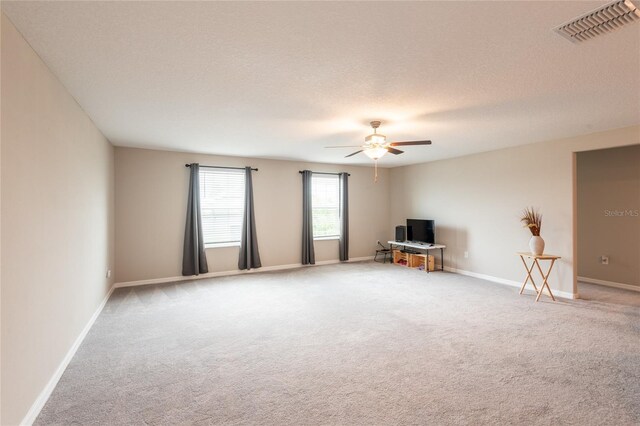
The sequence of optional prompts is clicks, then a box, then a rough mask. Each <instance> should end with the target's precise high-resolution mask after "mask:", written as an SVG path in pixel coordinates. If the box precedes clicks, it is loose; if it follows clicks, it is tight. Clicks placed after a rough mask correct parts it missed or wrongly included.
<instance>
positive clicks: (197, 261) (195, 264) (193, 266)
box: [182, 163, 209, 276]
mask: <svg viewBox="0 0 640 426" xmlns="http://www.w3.org/2000/svg"><path fill="white" fill-rule="evenodd" d="M189 168H190V170H191V172H190V173H191V174H190V176H189V199H188V201H187V223H186V226H185V229H184V248H183V251H182V275H184V276H190V275H199V274H206V273H207V272H209V267H208V266H207V256H206V255H205V253H204V240H203V238H202V216H201V214H200V166H199V165H198V163H192V164H190V167H189Z"/></svg>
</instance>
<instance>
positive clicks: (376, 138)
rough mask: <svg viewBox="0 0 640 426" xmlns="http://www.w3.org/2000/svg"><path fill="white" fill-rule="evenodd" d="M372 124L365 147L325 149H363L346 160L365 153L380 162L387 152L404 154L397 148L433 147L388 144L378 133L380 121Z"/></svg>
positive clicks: (427, 143)
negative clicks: (371, 131) (371, 130)
mask: <svg viewBox="0 0 640 426" xmlns="http://www.w3.org/2000/svg"><path fill="white" fill-rule="evenodd" d="M370 124H371V127H372V128H373V133H372V134H370V135H369V136H367V137H365V138H364V145H342V146H326V147H325V148H362V149H360V150H358V151H356V152H352V153H351V154H349V155H345V158H347V157H352V156H354V155H356V154H360V153H361V152H364V153H365V155H366V156H367V157H369V158H371V159H372V160H378V159H380V158H381V157H382V156H383V155H385V154H386V153H387V152H389V153H391V154H395V155H399V154H402V153H403V152H404V151H401V150H399V149H396V148H394V147H396V146H409V145H431V141H408V142H387V137H386V136H385V135H381V134H379V133H378V127H380V121H372V122H371V123H370Z"/></svg>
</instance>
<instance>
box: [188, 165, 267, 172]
mask: <svg viewBox="0 0 640 426" xmlns="http://www.w3.org/2000/svg"><path fill="white" fill-rule="evenodd" d="M184 166H185V167H191V164H185V165H184ZM200 167H203V168H205V169H235V170H244V167H225V166H202V165H201V166H200ZM251 170H253V171H256V172H257V171H258V169H254V168H253V167H252V168H251Z"/></svg>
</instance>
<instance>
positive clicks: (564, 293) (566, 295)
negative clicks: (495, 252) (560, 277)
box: [444, 266, 579, 299]
mask: <svg viewBox="0 0 640 426" xmlns="http://www.w3.org/2000/svg"><path fill="white" fill-rule="evenodd" d="M444 270H445V271H449V272H454V273H456V274H460V275H467V276H469V277H474V278H480V279H481V280H486V281H491V282H494V283H498V284H503V285H508V286H511V287H518V288H520V287H521V286H522V283H521V282H518V281H513V280H507V279H505V278H498V277H494V276H491V275H485V274H478V273H477V272H471V271H465V270H464V269H456V268H450V267H448V266H445V267H444ZM551 291H552V292H553V295H554V296H558V297H562V298H563V299H578V297H579V296H578V293H569V292H567V291H560V290H556V289H551Z"/></svg>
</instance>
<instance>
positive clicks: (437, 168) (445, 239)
mask: <svg viewBox="0 0 640 426" xmlns="http://www.w3.org/2000/svg"><path fill="white" fill-rule="evenodd" d="M638 143H640V127H639V126H633V127H627V128H623V129H617V130H611V131H608V132H601V133H594V134H590V135H585V136H580V137H575V138H569V139H562V140H556V141H549V142H543V143H538V144H532V145H525V146H520V147H515V148H508V149H503V150H499V151H491V152H486V153H482V154H476V155H470V156H466V157H460V158H454V159H449V160H442V161H435V162H432V163H426V164H420V165H414V166H407V167H400V168H395V169H393V170H392V171H391V186H392V188H393V191H392V192H391V206H392V209H391V225H396V224H401V223H403V222H404V221H405V219H406V218H407V217H409V216H411V217H416V218H424V219H435V220H436V234H437V236H436V239H437V240H438V241H439V242H441V243H444V244H446V245H447V250H446V251H445V266H448V267H452V268H456V269H461V270H465V271H470V272H475V273H478V274H485V275H489V276H492V277H497V278H501V279H504V280H511V281H521V280H522V279H523V278H524V277H523V272H524V268H523V266H522V264H521V262H520V260H519V259H518V258H517V257H516V256H515V252H516V251H528V240H529V238H530V234H529V232H528V231H527V230H526V229H524V228H522V226H521V224H520V222H519V215H520V213H521V211H522V209H523V208H524V207H526V206H535V207H537V208H539V209H540V212H541V213H542V214H543V225H542V237H543V238H544V240H545V242H546V248H545V252H548V253H552V254H556V255H559V256H562V259H561V261H560V263H559V264H558V265H557V267H555V268H554V271H553V273H552V275H551V277H550V284H551V287H552V288H556V289H559V290H561V291H563V292H568V293H572V292H573V291H574V275H575V270H574V268H575V262H574V259H575V255H574V247H575V246H574V244H573V238H574V233H573V228H574V226H576V221H575V220H574V195H575V193H574V177H573V176H574V154H573V153H574V152H577V151H587V150H593V149H598V148H607V147H614V146H623V145H631V144H638ZM465 251H466V252H468V258H465V257H464V252H465Z"/></svg>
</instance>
